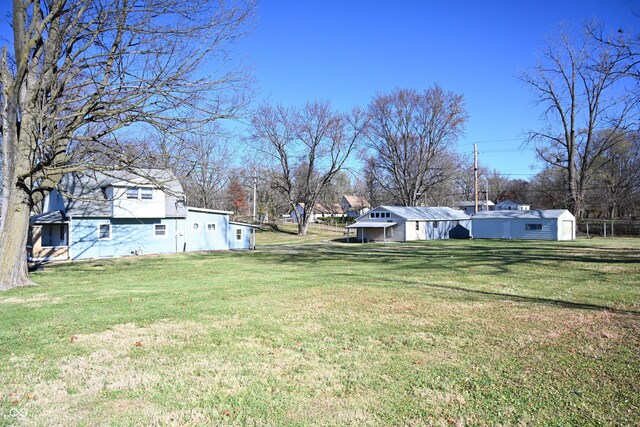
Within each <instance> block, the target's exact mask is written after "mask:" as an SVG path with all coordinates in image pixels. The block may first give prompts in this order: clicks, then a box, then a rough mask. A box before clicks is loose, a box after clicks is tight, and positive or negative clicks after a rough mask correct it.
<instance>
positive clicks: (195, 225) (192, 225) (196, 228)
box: [191, 222, 200, 231]
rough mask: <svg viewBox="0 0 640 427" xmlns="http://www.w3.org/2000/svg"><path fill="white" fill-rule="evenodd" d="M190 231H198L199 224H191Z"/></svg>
mask: <svg viewBox="0 0 640 427" xmlns="http://www.w3.org/2000/svg"><path fill="white" fill-rule="evenodd" d="M191 230H192V231H200V224H199V223H197V222H194V223H193V224H191Z"/></svg>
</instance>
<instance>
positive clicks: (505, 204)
mask: <svg viewBox="0 0 640 427" xmlns="http://www.w3.org/2000/svg"><path fill="white" fill-rule="evenodd" d="M529 209H531V205H526V204H524V203H520V202H516V201H515V200H503V201H501V202H500V203H498V204H497V205H496V206H495V210H496V211H528V210H529Z"/></svg>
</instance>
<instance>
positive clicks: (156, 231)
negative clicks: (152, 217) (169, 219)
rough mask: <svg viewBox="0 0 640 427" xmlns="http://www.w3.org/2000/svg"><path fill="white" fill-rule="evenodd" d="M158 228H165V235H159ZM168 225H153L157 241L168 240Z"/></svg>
mask: <svg viewBox="0 0 640 427" xmlns="http://www.w3.org/2000/svg"><path fill="white" fill-rule="evenodd" d="M158 227H164V234H158ZM167 232H168V230H167V224H153V237H155V238H157V239H166V238H167V235H168V233H167Z"/></svg>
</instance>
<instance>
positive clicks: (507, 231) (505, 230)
mask: <svg viewBox="0 0 640 427" xmlns="http://www.w3.org/2000/svg"><path fill="white" fill-rule="evenodd" d="M502 238H503V239H510V238H511V222H510V221H502Z"/></svg>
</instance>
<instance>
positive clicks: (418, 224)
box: [416, 221, 420, 231]
mask: <svg viewBox="0 0 640 427" xmlns="http://www.w3.org/2000/svg"><path fill="white" fill-rule="evenodd" d="M416 231H420V222H418V221H416Z"/></svg>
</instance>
